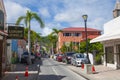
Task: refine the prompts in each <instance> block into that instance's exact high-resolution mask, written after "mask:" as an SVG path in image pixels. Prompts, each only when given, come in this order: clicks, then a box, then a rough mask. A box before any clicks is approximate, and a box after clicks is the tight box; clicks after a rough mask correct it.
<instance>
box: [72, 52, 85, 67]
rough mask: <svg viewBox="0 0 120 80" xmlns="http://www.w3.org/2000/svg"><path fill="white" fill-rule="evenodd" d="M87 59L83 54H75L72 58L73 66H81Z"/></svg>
mask: <svg viewBox="0 0 120 80" xmlns="http://www.w3.org/2000/svg"><path fill="white" fill-rule="evenodd" d="M86 61H87V59H86V57H85V56H84V54H82V53H76V54H73V56H72V57H71V64H72V65H74V66H81V64H82V63H86Z"/></svg>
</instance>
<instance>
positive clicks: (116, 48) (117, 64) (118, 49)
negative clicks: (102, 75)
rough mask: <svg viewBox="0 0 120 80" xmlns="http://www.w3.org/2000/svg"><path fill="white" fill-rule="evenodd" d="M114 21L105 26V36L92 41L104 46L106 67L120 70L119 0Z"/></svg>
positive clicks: (114, 11)
mask: <svg viewBox="0 0 120 80" xmlns="http://www.w3.org/2000/svg"><path fill="white" fill-rule="evenodd" d="M113 17H114V19H113V20H111V21H109V22H107V23H105V24H104V34H102V35H101V36H99V37H97V38H95V39H93V40H91V41H90V42H91V43H95V42H101V43H102V44H103V45H104V66H107V67H112V68H114V69H118V68H120V2H119V1H118V0H117V2H116V5H115V9H114V10H113Z"/></svg>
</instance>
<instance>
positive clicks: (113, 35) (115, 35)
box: [90, 31, 120, 43]
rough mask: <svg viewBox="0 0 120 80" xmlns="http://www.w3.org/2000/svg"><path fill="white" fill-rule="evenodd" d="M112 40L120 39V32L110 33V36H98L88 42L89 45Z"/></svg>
mask: <svg viewBox="0 0 120 80" xmlns="http://www.w3.org/2000/svg"><path fill="white" fill-rule="evenodd" d="M114 39H120V32H117V31H116V32H115V33H110V34H103V35H101V36H98V37H96V38H94V39H92V40H91V41H90V43H95V42H103V41H107V40H114Z"/></svg>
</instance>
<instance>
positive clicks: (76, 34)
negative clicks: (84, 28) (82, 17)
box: [73, 33, 81, 36]
mask: <svg viewBox="0 0 120 80" xmlns="http://www.w3.org/2000/svg"><path fill="white" fill-rule="evenodd" d="M80 35H81V34H80V33H74V34H73V36H80Z"/></svg>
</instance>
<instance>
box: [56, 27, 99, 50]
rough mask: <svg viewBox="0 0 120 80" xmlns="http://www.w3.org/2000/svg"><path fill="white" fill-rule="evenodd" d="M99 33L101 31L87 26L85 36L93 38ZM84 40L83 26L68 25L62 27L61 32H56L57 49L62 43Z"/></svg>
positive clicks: (75, 42)
mask: <svg viewBox="0 0 120 80" xmlns="http://www.w3.org/2000/svg"><path fill="white" fill-rule="evenodd" d="M99 35H101V31H100V30H97V29H93V28H87V38H88V39H93V38H96V37H97V36H99ZM84 40H85V28H84V27H70V28H64V29H62V32H59V34H58V44H57V50H59V49H60V48H61V47H62V46H63V44H68V45H69V43H70V42H72V43H74V44H79V43H80V42H81V41H84Z"/></svg>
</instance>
